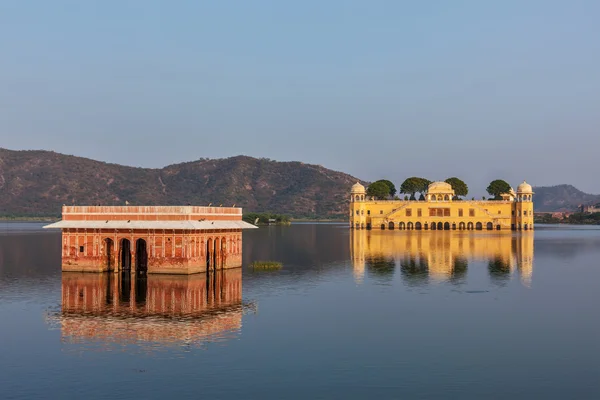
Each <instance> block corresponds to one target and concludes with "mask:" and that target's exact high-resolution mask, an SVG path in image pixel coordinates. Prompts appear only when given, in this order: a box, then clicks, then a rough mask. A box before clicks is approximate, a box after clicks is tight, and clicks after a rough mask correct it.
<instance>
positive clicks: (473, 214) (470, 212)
mask: <svg viewBox="0 0 600 400" xmlns="http://www.w3.org/2000/svg"><path fill="white" fill-rule="evenodd" d="M474 216H475V209H474V208H470V209H469V217H474Z"/></svg>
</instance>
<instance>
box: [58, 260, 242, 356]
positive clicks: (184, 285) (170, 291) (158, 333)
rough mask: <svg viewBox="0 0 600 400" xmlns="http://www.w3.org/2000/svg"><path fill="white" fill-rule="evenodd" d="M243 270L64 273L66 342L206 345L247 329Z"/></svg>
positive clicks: (61, 317) (63, 327)
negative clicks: (245, 326) (135, 273)
mask: <svg viewBox="0 0 600 400" xmlns="http://www.w3.org/2000/svg"><path fill="white" fill-rule="evenodd" d="M242 312H243V306H242V271H241V269H234V270H224V271H220V272H218V273H216V274H211V275H208V276H207V275H206V274H196V275H168V276H167V275H152V274H151V275H148V276H147V277H140V278H136V277H135V276H133V277H132V276H131V275H129V274H122V275H121V274H113V273H105V274H91V273H76V272H64V273H63V274H62V310H61V313H60V315H59V324H60V329H61V333H62V338H63V340H64V341H67V342H69V341H75V342H77V341H86V340H91V339H93V340H100V341H102V342H108V343H119V344H127V343H136V342H155V343H160V344H166V343H174V344H194V343H195V344H200V343H202V342H204V341H207V340H210V341H214V340H220V339H227V338H229V337H231V336H235V335H237V334H238V333H239V331H240V329H241V325H242Z"/></svg>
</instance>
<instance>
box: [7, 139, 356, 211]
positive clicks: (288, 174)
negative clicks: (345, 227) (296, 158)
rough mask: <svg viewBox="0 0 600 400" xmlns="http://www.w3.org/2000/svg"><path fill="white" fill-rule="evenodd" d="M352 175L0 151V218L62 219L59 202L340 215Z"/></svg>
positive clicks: (305, 167)
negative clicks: (138, 164) (148, 164)
mask: <svg viewBox="0 0 600 400" xmlns="http://www.w3.org/2000/svg"><path fill="white" fill-rule="evenodd" d="M356 181H357V179H356V178H354V177H352V176H350V175H347V174H344V173H341V172H336V171H332V170H329V169H327V168H324V167H322V166H319V165H311V164H305V163H302V162H277V161H272V160H269V159H256V158H252V157H246V156H237V157H231V158H225V159H200V160H198V161H193V162H186V163H181V164H174V165H169V166H167V167H164V168H160V169H153V168H135V167H128V166H122V165H117V164H109V163H104V162H100V161H94V160H90V159H87V158H82V157H75V156H70V155H64V154H60V153H55V152H51V151H13V150H6V149H1V148H0V215H2V216H59V215H60V212H61V206H62V205H63V204H69V205H70V204H103V205H116V204H119V205H122V204H124V203H125V201H126V200H127V201H129V202H130V203H131V204H147V205H159V204H162V205H181V204H196V205H202V204H206V205H208V204H209V203H212V204H213V205H219V204H223V205H229V206H231V205H233V204H236V205H237V206H240V207H244V211H257V212H265V211H268V212H277V213H284V214H289V215H292V216H293V217H297V218H298V217H306V218H339V217H345V216H346V213H347V209H346V207H347V206H346V204H347V193H348V190H349V188H350V187H351V186H352V184H354V183H355V182H356Z"/></svg>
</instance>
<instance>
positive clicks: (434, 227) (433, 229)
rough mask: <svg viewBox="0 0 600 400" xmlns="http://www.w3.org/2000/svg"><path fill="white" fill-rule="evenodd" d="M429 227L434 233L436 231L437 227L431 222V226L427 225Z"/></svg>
mask: <svg viewBox="0 0 600 400" xmlns="http://www.w3.org/2000/svg"><path fill="white" fill-rule="evenodd" d="M429 226H431V230H432V231H435V230H436V229H437V225H436V223H435V222H432V223H431V225H429Z"/></svg>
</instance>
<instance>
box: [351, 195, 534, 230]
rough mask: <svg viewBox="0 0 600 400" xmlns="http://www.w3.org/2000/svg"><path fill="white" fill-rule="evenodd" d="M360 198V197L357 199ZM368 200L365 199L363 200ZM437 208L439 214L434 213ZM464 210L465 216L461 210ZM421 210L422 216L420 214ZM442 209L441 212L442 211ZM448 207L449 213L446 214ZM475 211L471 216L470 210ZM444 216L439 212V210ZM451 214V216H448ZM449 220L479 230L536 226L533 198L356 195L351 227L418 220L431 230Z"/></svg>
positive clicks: (452, 224)
mask: <svg viewBox="0 0 600 400" xmlns="http://www.w3.org/2000/svg"><path fill="white" fill-rule="evenodd" d="M357 198H358V200H357ZM361 199H365V200H361ZM432 209H435V210H436V215H435V216H434V215H431V214H432V211H431V210H432ZM461 209H462V216H460V215H459V210H461ZM419 210H420V213H421V214H420V216H419ZM438 210H441V211H438ZM444 210H447V211H446V214H444ZM471 210H472V212H473V213H474V215H473V216H471V214H470V211H471ZM438 212H439V213H441V214H442V215H438V214H437V213H438ZM448 214H449V215H448ZM434 222H435V224H436V228H437V226H438V224H439V223H440V222H441V223H442V228H443V227H444V225H445V224H446V223H448V225H446V228H447V229H453V227H455V229H460V228H461V226H462V224H461V223H464V226H465V228H466V229H468V227H469V224H472V226H473V229H476V227H477V224H478V223H480V224H481V228H482V229H483V230H485V229H487V226H488V223H491V226H492V227H493V229H494V230H496V229H498V226H499V227H500V229H501V230H507V229H508V230H510V229H514V230H521V229H528V230H529V229H533V202H532V201H504V200H503V201H492V200H489V201H403V200H366V196H360V195H358V197H357V195H356V194H353V195H352V196H351V201H350V226H351V227H352V228H359V229H368V228H371V229H382V225H383V226H384V229H390V228H391V227H393V228H392V229H401V227H402V226H404V227H405V228H408V227H409V226H410V225H409V224H411V225H412V227H413V229H415V228H416V226H417V223H420V224H421V227H422V229H425V224H427V229H431V224H432V223H434ZM402 224H403V225H402Z"/></svg>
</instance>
